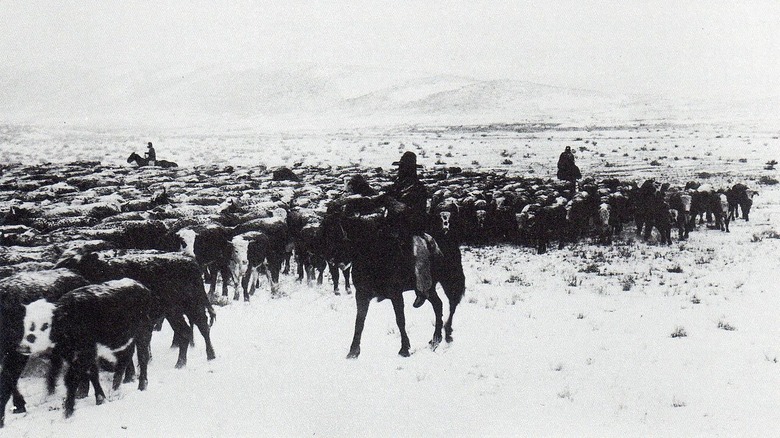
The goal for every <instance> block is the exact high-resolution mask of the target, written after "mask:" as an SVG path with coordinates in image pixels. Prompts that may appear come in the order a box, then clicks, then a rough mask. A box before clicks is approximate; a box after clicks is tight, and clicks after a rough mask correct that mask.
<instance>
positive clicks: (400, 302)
mask: <svg viewBox="0 0 780 438" xmlns="http://www.w3.org/2000/svg"><path fill="white" fill-rule="evenodd" d="M390 301H392V303H393V310H395V322H396V324H398V331H400V332H401V349H400V350H398V354H399V355H400V356H403V357H409V336H408V335H407V334H406V316H405V315H404V297H403V295H401V294H400V293H399V294H398V298H391V299H390Z"/></svg>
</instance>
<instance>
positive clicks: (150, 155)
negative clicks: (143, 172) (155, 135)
mask: <svg viewBox="0 0 780 438" xmlns="http://www.w3.org/2000/svg"><path fill="white" fill-rule="evenodd" d="M144 158H146V160H147V162H146V164H147V166H154V165H155V163H156V161H157V153H156V152H155V151H154V147H153V146H152V142H151V141H150V142H149V144H148V146H147V151H146V152H144Z"/></svg>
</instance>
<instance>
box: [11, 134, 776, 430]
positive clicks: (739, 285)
mask: <svg viewBox="0 0 780 438" xmlns="http://www.w3.org/2000/svg"><path fill="white" fill-rule="evenodd" d="M205 131H206V130H203V131H199V130H197V129H195V128H191V129H189V130H181V131H178V132H174V131H165V132H155V133H146V134H145V135H143V136H141V135H139V134H138V133H129V132H123V131H116V130H113V131H111V130H106V131H94V130H90V129H78V128H64V127H59V128H45V127H35V126H24V127H14V126H6V127H4V128H3V131H2V132H3V136H4V137H3V138H4V141H3V144H2V156H3V159H4V161H5V162H24V163H31V162H32V163H34V162H45V161H51V160H52V157H57V161H67V160H99V161H101V162H103V163H108V164H117V165H122V164H123V163H124V158H125V157H126V155H127V154H129V152H130V151H132V150H134V149H137V150H139V151H140V150H141V149H142V148H143V146H142V145H143V144H145V142H146V141H147V139H148V140H153V141H154V142H155V145H156V146H157V153H158V158H162V159H168V160H173V161H177V162H179V164H180V166H185V167H187V166H190V167H191V166H198V165H200V164H203V163H211V164H214V163H215V164H220V165H221V164H224V165H233V166H247V167H252V166H260V165H265V166H269V167H272V166H277V165H282V164H286V165H291V164H293V163H296V162H300V163H303V164H306V165H323V166H325V165H328V164H331V165H335V164H349V163H354V164H359V165H363V166H366V167H375V166H382V167H385V168H387V169H389V168H390V163H391V162H392V161H394V160H396V159H397V157H398V156H400V154H401V153H402V152H403V151H404V150H413V151H415V152H417V153H418V156H419V157H420V158H419V159H420V162H422V163H423V164H425V165H426V166H427V167H434V166H436V165H437V164H436V163H438V165H441V166H444V165H457V166H462V167H463V168H464V169H468V168H480V169H484V168H490V169H495V170H496V171H497V172H509V173H517V174H521V175H527V176H539V177H542V178H551V177H553V170H552V169H553V168H554V163H555V160H556V159H557V154H558V153H559V152H560V151H561V150H562V149H563V146H564V145H571V146H573V147H574V148H575V150H576V153H577V160H578V164H579V165H580V167H581V168H582V169H583V173H585V174H590V175H593V176H594V177H596V178H597V179H598V178H603V177H607V176H615V177H619V178H621V179H634V180H640V181H641V180H642V179H644V178H647V177H655V178H657V179H659V180H661V181H669V182H671V183H674V184H683V183H684V182H685V181H688V180H701V179H702V178H706V179H707V180H708V182H710V183H712V184H713V185H714V186H715V187H724V188H725V187H727V186H730V185H731V184H734V183H736V182H744V183H746V184H747V185H749V186H750V187H751V188H754V189H756V190H758V191H759V192H760V195H759V196H758V197H757V198H756V200H755V204H754V209H753V211H752V212H751V221H750V222H744V221H742V220H741V219H740V220H737V221H735V222H732V224H731V232H730V233H723V232H720V231H717V230H710V229H706V227H704V226H700V227H699V230H698V231H697V232H694V233H692V234H691V238H690V239H689V240H688V241H684V242H681V241H678V240H677V239H676V233H675V235H674V236H673V237H675V239H674V243H673V244H672V245H671V246H660V245H658V244H657V243H656V242H655V240H651V241H650V242H647V243H646V242H642V241H641V240H638V239H636V238H635V236H634V235H633V227H628V229H627V230H625V231H624V233H623V234H622V235H621V236H620V237H619V238H616V239H615V242H614V243H613V244H612V245H611V246H600V245H596V244H595V243H594V242H591V241H589V240H588V239H585V240H582V241H581V242H580V243H578V244H574V245H569V246H567V247H566V248H564V249H562V250H558V249H553V250H551V251H550V252H548V253H546V254H543V255H537V254H535V252H534V251H533V250H532V249H529V248H523V247H516V246H511V245H502V246H487V247H463V248H462V251H463V257H464V268H465V272H466V281H467V283H466V285H467V289H466V295H465V297H464V299H463V301H462V303H461V305H460V306H459V307H458V312H457V313H456V315H455V320H454V329H455V331H454V334H453V337H454V342H452V343H451V344H446V345H445V344H442V345H441V346H440V347H439V348H438V349H437V350H436V351H431V350H430V348H429V347H428V341H429V340H430V337H431V335H432V332H433V312H432V311H431V308H430V306H428V305H426V306H424V307H422V308H420V309H413V308H411V306H410V305H409V304H408V303H407V306H406V307H407V310H406V316H407V330H408V332H409V336H410V339H411V346H412V355H411V357H409V358H402V357H399V356H397V354H396V352H397V350H398V348H399V346H400V339H399V335H398V330H397V328H396V325H395V319H394V316H393V312H392V306H391V305H390V303H389V302H386V301H385V302H381V303H377V302H376V301H373V302H372V304H371V308H370V310H369V315H368V319H367V322H366V329H365V331H364V334H363V342H362V353H361V355H360V357H359V358H358V359H356V360H347V359H345V356H346V353H347V350H348V347H349V342H350V341H351V337H352V330H353V325H354V317H355V304H354V297H353V296H352V295H345V294H342V295H340V296H335V295H334V294H333V293H332V291H331V286H330V284H328V281H327V275H326V283H325V284H324V285H322V286H316V285H315V286H313V287H308V286H307V285H305V284H299V283H296V282H295V281H294V277H293V276H286V277H284V278H283V279H282V284H281V289H282V290H283V291H284V293H285V296H284V297H282V298H275V299H272V298H271V297H270V294H269V292H268V288H267V284H264V285H263V287H262V288H261V290H260V291H259V292H258V293H257V294H256V295H255V296H254V297H253V300H252V301H251V302H250V303H243V302H233V303H230V304H228V305H226V306H223V307H218V308H217V313H218V316H217V321H216V323H215V325H214V327H213V331H212V336H213V342H214V346H215V349H216V354H217V359H216V360H213V361H206V358H205V351H204V350H203V348H202V347H203V344H202V339H196V347H195V348H193V349H191V350H190V355H189V362H188V365H187V367H186V368H185V369H181V370H176V369H174V368H173V364H174V363H175V352H174V351H172V350H170V349H169V348H168V346H169V344H170V339H171V336H172V333H171V331H170V328H169V327H168V326H167V325H166V326H165V327H164V329H163V331H162V332H161V333H157V334H155V336H154V337H153V340H152V352H153V361H152V363H151V364H150V371H149V375H150V382H149V387H148V390H147V391H145V392H139V391H138V390H137V389H136V388H135V385H132V384H128V385H123V386H122V387H121V388H120V389H119V390H118V391H116V392H112V391H109V392H108V399H109V401H108V402H107V403H105V404H103V405H101V406H95V402H94V399H93V398H92V397H90V398H87V399H84V400H79V401H77V404H76V412H75V414H74V416H73V417H72V418H71V419H68V420H64V419H63V417H62V410H61V405H62V397H63V395H64V388H63V387H62V386H60V387H59V389H58V392H57V394H56V395H54V396H47V395H46V392H45V388H44V386H45V385H44V383H43V379H42V378H40V377H39V376H36V375H30V376H27V377H25V378H24V379H23V380H22V382H21V386H20V388H21V391H22V392H23V394H24V395H25V396H26V397H27V401H28V413H26V414H24V415H14V414H11V413H10V403H9V406H8V407H7V409H8V410H9V411H8V415H7V419H6V427H5V428H4V429H3V430H2V431H0V434H2V435H3V436H14V437H40V436H63V437H65V436H68V437H70V436H130V437H141V436H144V437H147V436H176V437H179V436H181V437H185V436H348V437H353V436H354V437H358V436H387V437H391V436H392V437H395V436H621V437H622V436H776V433H777V430H778V427H779V426H780V412H779V411H778V410H777V407H778V406H780V393H778V391H777V388H778V385H779V384H780V363H779V361H780V341H778V340H780V322H779V321H778V318H777V316H776V314H777V309H778V308H780V295H778V293H777V292H778V286H777V269H778V267H780V239H778V238H777V236H778V234H777V231H778V224H777V221H778V220H780V216H778V214H780V190H779V189H778V188H777V186H774V185H762V184H759V183H758V180H759V178H760V177H762V176H766V177H774V178H777V176H778V175H777V171H775V170H765V169H764V165H765V164H764V163H766V162H767V161H768V160H771V159H776V158H777V155H778V154H780V140H778V134H779V133H780V132H779V131H777V128H776V127H775V126H771V125H769V126H767V125H765V124H758V123H755V124H754V123H738V124H737V123H735V124H713V123H711V122H706V123H705V122H698V121H696V122H689V123H671V122H669V123H667V122H663V121H659V122H653V123H649V124H642V123H625V124H622V125H613V124H605V125H603V126H593V125H582V124H572V125H571V126H570V127H567V126H566V125H563V126H557V127H552V128H549V129H544V128H543V129H529V128H528V126H514V127H513V126H511V125H491V126H488V125H481V126H473V127H464V126H460V125H455V126H450V127H438V126H427V125H402V126H390V127H387V126H382V127H364V128H354V129H343V130H330V131H316V130H309V131H294V132H281V131H280V132H273V133H268V134H258V133H254V132H252V131H251V129H243V130H242V129H225V130H223V131H220V132H219V133H218V134H213V133H211V132H205ZM215 150H216V151H218V153H216V154H215ZM507 160H508V161H511V164H508V163H507ZM653 161H654V162H655V164H651V163H652V162H653ZM139 172H146V173H145V174H143V175H148V177H149V178H150V180H153V179H154V173H153V171H139ZM703 172H706V173H707V175H703ZM409 299H411V294H409ZM407 301H409V300H407ZM409 302H410V301H409ZM445 306H446V304H445ZM445 310H446V307H445ZM681 331H682V332H685V334H686V336H683V337H672V334H673V333H680V332H681ZM199 341H200V342H199ZM103 379H104V388H110V385H109V384H108V379H109V375H108V374H105V375H104V376H103Z"/></svg>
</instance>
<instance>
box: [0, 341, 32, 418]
mask: <svg viewBox="0 0 780 438" xmlns="http://www.w3.org/2000/svg"><path fill="white" fill-rule="evenodd" d="M27 359H28V357H27V356H24V355H22V354H19V353H17V352H16V351H9V352H8V355H7V356H6V358H5V362H4V364H3V368H2V370H1V371H0V427H3V425H4V424H5V405H6V404H8V400H9V399H10V398H11V396H12V395H13V397H14V413H20V414H21V413H23V412H26V408H25V402H24V398H23V397H22V395H21V394H20V393H19V390H18V389H17V386H16V385H17V382H18V381H19V377H20V376H21V375H22V371H23V370H24V366H25V365H27ZM17 394H18V396H17Z"/></svg>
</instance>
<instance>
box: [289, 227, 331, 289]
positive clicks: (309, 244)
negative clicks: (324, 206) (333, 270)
mask: <svg viewBox="0 0 780 438" xmlns="http://www.w3.org/2000/svg"><path fill="white" fill-rule="evenodd" d="M295 261H296V263H297V265H298V281H303V276H304V274H305V275H306V283H307V284H308V285H309V286H311V284H312V282H313V281H314V279H315V277H316V278H317V284H322V277H323V273H324V272H325V267H326V266H327V265H328V262H327V260H326V259H325V254H324V245H323V243H322V230H321V227H320V224H318V223H310V224H307V225H306V226H304V227H303V229H301V231H300V234H299V236H298V237H297V238H296V239H295ZM334 292H336V294H337V295H338V291H334Z"/></svg>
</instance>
